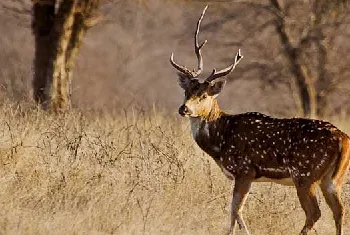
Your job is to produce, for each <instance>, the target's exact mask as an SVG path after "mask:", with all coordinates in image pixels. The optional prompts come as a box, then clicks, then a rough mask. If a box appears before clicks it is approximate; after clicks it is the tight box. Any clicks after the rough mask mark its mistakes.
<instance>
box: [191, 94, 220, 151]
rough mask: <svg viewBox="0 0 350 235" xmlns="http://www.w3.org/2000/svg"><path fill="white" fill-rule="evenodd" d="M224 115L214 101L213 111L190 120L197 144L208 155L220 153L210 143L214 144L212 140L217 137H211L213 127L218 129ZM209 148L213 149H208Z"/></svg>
mask: <svg viewBox="0 0 350 235" xmlns="http://www.w3.org/2000/svg"><path fill="white" fill-rule="evenodd" d="M222 115H223V112H222V111H221V110H220V108H219V106H218V103H217V101H216V100H214V103H213V106H212V108H211V110H210V111H209V112H207V113H206V115H203V114H202V115H200V116H199V117H191V118H190V122H191V132H192V136H193V138H194V139H195V141H196V142H197V144H198V145H199V146H200V147H201V148H202V149H203V150H204V151H206V152H207V153H215V152H217V151H219V149H218V148H217V147H216V146H214V145H210V144H209V143H213V142H212V138H215V136H211V135H212V134H213V133H212V132H213V131H212V130H213V126H214V127H216V125H217V124H218V123H217V122H218V121H219V120H220V117H221V116H222ZM214 129H215V128H214ZM215 134H216V132H215ZM208 146H211V147H210V148H208Z"/></svg>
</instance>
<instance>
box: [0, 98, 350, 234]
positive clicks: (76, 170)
mask: <svg viewBox="0 0 350 235" xmlns="http://www.w3.org/2000/svg"><path fill="white" fill-rule="evenodd" d="M0 123H1V124H0V185H1V187H0V234H36V235H40V234H101V235H102V234H120V235H124V234H125V235H132V234H137V235H138V234H152V235H156V234H184V235H185V234H188V235H195V234H223V233H224V232H225V231H226V229H227V228H228V225H229V201H230V197H231V196H230V195H231V190H232V185H233V183H232V182H231V181H229V180H228V179H226V178H225V176H224V175H223V174H222V173H221V172H220V170H219V169H218V167H217V166H216V165H215V164H214V163H213V161H212V160H211V159H210V158H209V157H208V156H207V155H205V154H203V153H202V151H201V150H200V149H199V148H198V147H197V146H196V144H195V143H194V141H193V140H192V139H191V136H190V133H189V124H188V123H187V120H184V119H180V118H177V117H175V116H167V115H165V114H162V113H160V112H156V111H150V112H145V111H142V110H128V111H125V112H121V113H120V114H115V115H111V114H107V113H106V114H85V115H83V114H81V113H79V112H77V111H73V112H72V113H70V114H66V115H61V116H52V115H49V114H46V113H43V112H41V111H40V110H38V109H35V108H32V109H25V110H23V109H22V108H20V107H19V106H16V105H13V104H11V103H8V102H5V103H4V104H2V105H1V107H0ZM343 195H344V202H345V207H346V208H347V209H348V210H349V209H350V208H349V207H350V206H349V200H350V186H349V185H345V187H344V193H343ZM320 203H321V207H322V212H323V216H322V219H321V221H320V222H318V223H317V226H316V230H317V234H319V235H322V234H332V233H334V232H333V231H335V230H334V227H333V221H332V216H331V214H330V211H329V209H328V208H327V207H326V205H325V203H324V201H323V200H321V202H320ZM244 216H245V218H246V222H247V224H248V226H249V228H250V230H251V232H252V234H256V235H263V234H269V235H272V234H297V233H298V232H299V230H300V229H301V227H302V225H303V222H304V214H303V211H302V209H301V208H300V206H299V203H298V200H297V197H296V193H295V190H294V189H293V188H290V187H284V186H278V185H275V184H270V183H259V184H255V185H254V186H253V189H252V192H251V195H250V197H249V200H248V201H247V204H246V206H245V210H244ZM348 221H349V216H348V215H347V216H346V220H345V234H350V225H349V222H348ZM238 234H242V233H238ZM311 234H312V233H311ZM314 234H315V233H314Z"/></svg>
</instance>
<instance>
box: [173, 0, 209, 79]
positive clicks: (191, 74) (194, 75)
mask: <svg viewBox="0 0 350 235" xmlns="http://www.w3.org/2000/svg"><path fill="white" fill-rule="evenodd" d="M207 8H208V5H207V6H206V7H205V8H204V10H203V12H202V14H201V16H200V17H199V19H198V22H197V29H196V32H195V34H194V52H195V53H196V56H197V60H198V69H197V71H193V72H192V71H190V70H189V69H188V68H186V67H185V66H181V65H178V64H177V63H176V62H175V61H174V53H171V56H170V63H171V64H172V65H173V66H174V68H176V69H177V70H179V71H180V72H181V73H184V74H186V75H187V76H189V77H191V78H197V77H198V76H199V75H200V74H201V73H202V71H203V58H202V54H201V49H202V47H203V46H204V45H205V44H206V43H207V40H205V41H204V42H203V43H202V44H200V45H199V43H198V33H199V28H200V25H201V22H202V20H203V17H204V14H205V11H206V10H207Z"/></svg>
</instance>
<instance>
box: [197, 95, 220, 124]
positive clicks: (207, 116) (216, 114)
mask: <svg viewBox="0 0 350 235" xmlns="http://www.w3.org/2000/svg"><path fill="white" fill-rule="evenodd" d="M222 114H223V112H222V111H221V109H220V107H219V104H218V101H217V100H216V99H214V100H213V104H212V106H211V109H210V110H208V111H207V110H206V111H204V112H202V113H201V115H199V117H198V118H199V119H200V120H201V121H204V122H213V121H216V120H217V119H219V118H220V117H221V115H222Z"/></svg>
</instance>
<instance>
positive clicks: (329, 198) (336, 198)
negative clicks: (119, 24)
mask: <svg viewBox="0 0 350 235" xmlns="http://www.w3.org/2000/svg"><path fill="white" fill-rule="evenodd" d="M320 187H321V190H322V193H323V196H324V197H325V199H326V202H327V204H328V206H329V208H330V209H331V210H332V212H333V218H334V221H335V227H336V229H337V233H336V235H342V234H343V228H342V226H343V216H344V209H343V204H342V202H341V198H340V189H339V188H338V187H337V185H336V183H335V182H334V181H333V180H332V179H331V178H330V177H327V178H325V179H323V180H322V182H321V185H320Z"/></svg>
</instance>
